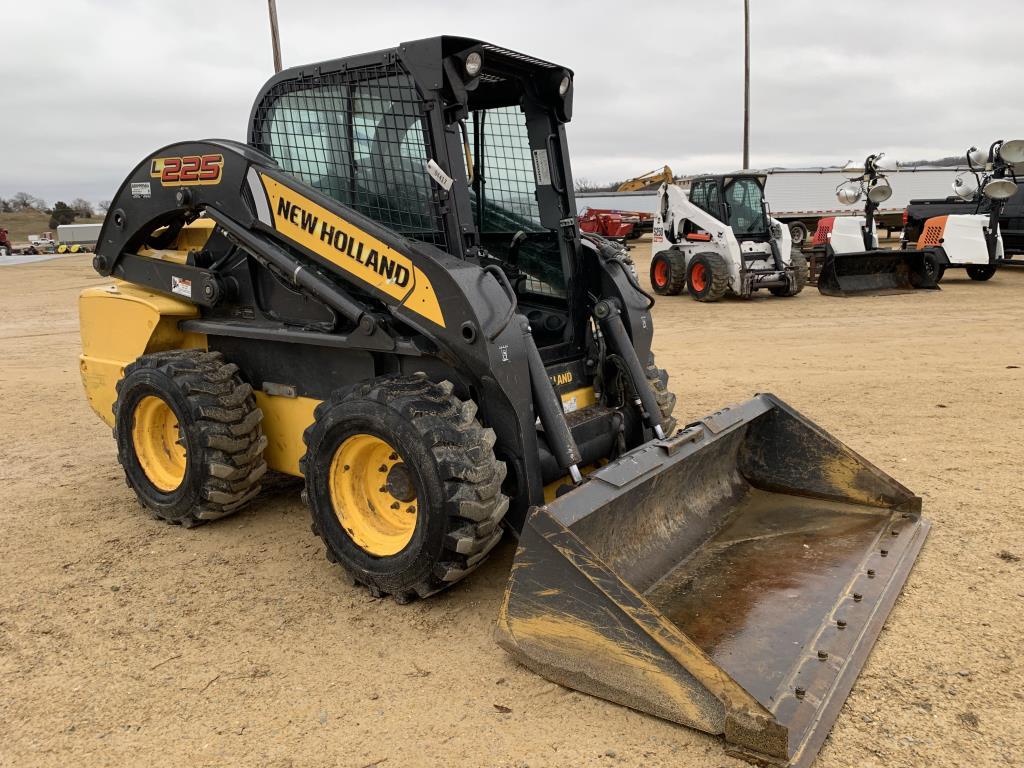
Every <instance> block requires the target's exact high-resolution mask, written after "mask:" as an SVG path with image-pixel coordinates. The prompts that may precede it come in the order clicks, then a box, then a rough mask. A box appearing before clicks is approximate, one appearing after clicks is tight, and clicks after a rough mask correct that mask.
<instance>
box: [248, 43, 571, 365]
mask: <svg viewBox="0 0 1024 768" xmlns="http://www.w3.org/2000/svg"><path fill="white" fill-rule="evenodd" d="M571 112H572V72H571V71H570V70H568V69H566V68H565V67H561V66H558V65H555V64H551V63H549V62H546V61H541V60H540V59H535V58H533V57H529V56H525V55H523V54H519V53H516V52H513V51H509V50H506V49H503V48H499V47H497V46H493V45H490V44H488V43H483V42H480V41H476V40H470V39H466V38H459V37H440V38H430V39H427V40H419V41H415V42H411V43H404V44H403V45H401V46H399V47H398V49H397V55H396V52H395V50H391V51H382V52H378V53H375V54H367V55H362V56H354V57H349V58H346V59H338V60H335V61H331V62H325V63H322V64H318V65H314V66H312V67H309V68H308V69H307V68H302V69H293V70H288V71H286V72H282V73H281V74H280V75H279V76H278V77H277V78H275V79H274V80H272V81H271V82H270V83H268V85H267V87H266V88H265V90H264V92H263V93H262V94H261V95H260V96H259V97H258V99H257V101H256V105H255V107H254V109H253V114H252V119H251V131H250V144H252V145H253V146H255V147H257V148H258V149H260V150H262V151H264V152H265V153H267V154H268V155H270V156H271V157H273V158H274V159H275V160H276V161H277V162H278V163H279V164H280V165H281V166H282V168H284V170H286V171H288V172H290V173H292V174H294V175H296V176H297V177H299V178H300V179H302V180H303V181H304V182H306V183H307V184H310V185H311V186H313V187H314V188H316V189H317V190H319V191H320V192H322V193H323V194H325V195H327V196H329V197H332V198H334V199H335V200H337V201H338V202H340V203H342V204H344V205H347V206H350V207H352V208H354V209H355V210H357V211H359V212H360V213H363V214H364V215H366V216H369V217H370V218H372V219H374V220H375V221H377V222H379V223H380V224H382V225H383V226H385V227H387V228H388V229H391V230H393V231H396V232H399V233H401V234H403V235H405V236H406V237H408V238H410V239H412V240H416V241H419V242H420V243H423V244H426V245H428V246H434V247H437V248H439V249H441V250H443V251H445V252H447V253H450V254H452V255H453V256H457V257H460V258H465V259H470V260H475V261H477V262H478V263H480V264H481V265H483V266H487V265H494V266H497V267H498V268H499V269H500V270H501V271H502V272H503V273H504V274H505V276H506V277H507V278H508V282H509V283H510V285H511V286H512V288H513V290H514V291H515V293H516V296H517V299H518V302H519V305H520V311H522V312H523V313H524V314H526V315H527V317H529V319H530V321H531V327H532V330H533V335H534V337H535V339H536V342H537V345H538V347H540V348H541V350H542V352H543V355H544V358H545V359H546V360H548V361H553V360H558V359H568V358H572V357H578V356H579V355H580V354H581V351H582V349H583V345H584V344H585V343H586V338H585V337H586V335H587V327H588V316H589V313H587V312H575V313H573V312H570V308H571V307H572V306H573V305H575V304H577V303H578V302H582V301H584V300H585V299H586V290H587V287H586V286H585V285H584V284H583V281H582V280H573V279H572V276H573V275H575V274H577V273H579V271H580V269H579V266H578V262H579V260H580V255H579V248H580V241H579V232H578V230H577V227H576V204H575V199H574V197H573V185H572V177H571V172H570V170H569V163H568V149H567V146H566V140H565V128H564V124H565V123H566V122H568V121H569V119H570V117H571ZM428 165H431V166H433V170H434V173H433V178H432V176H431V173H430V172H428ZM570 317H575V318H578V320H577V321H576V322H574V323H572V322H569V318H570Z"/></svg>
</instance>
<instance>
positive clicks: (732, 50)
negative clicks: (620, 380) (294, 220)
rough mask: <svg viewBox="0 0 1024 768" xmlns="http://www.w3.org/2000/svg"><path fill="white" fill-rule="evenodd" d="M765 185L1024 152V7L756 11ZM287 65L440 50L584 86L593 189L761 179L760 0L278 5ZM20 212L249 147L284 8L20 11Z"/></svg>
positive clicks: (8, 114) (899, 5) (12, 123)
mask: <svg viewBox="0 0 1024 768" xmlns="http://www.w3.org/2000/svg"><path fill="white" fill-rule="evenodd" d="M751 6H752V8H751V27H752V33H751V34H752V46H751V47H752V62H753V64H752V67H753V74H752V99H751V101H752V105H751V113H752V129H751V165H752V166H754V167H767V166H775V165H787V166H799V165H818V164H824V163H834V162H844V161H846V160H848V159H851V158H858V159H862V158H863V157H864V156H865V155H866V154H868V153H870V152H873V151H878V150H882V151H886V152H888V153H889V154H890V155H891V156H893V157H896V158H897V159H901V160H916V159H920V158H926V157H940V156H944V155H951V154H956V153H959V152H961V151H962V150H963V149H965V148H966V147H967V146H968V145H970V144H979V145H980V144H981V143H983V142H984V143H986V144H987V143H988V142H991V141H992V140H994V139H996V138H1007V139H1010V138H1022V137H1024V102H1022V100H1021V99H1020V98H1019V96H1020V93H1021V90H1020V84H1021V82H1022V81H1024V78H1022V66H1021V63H1020V56H1019V51H1018V50H1017V49H1018V48H1019V46H1018V45H1017V41H1018V40H1019V34H1018V27H1019V24H1020V21H1021V20H1022V17H1024V6H1022V4H1021V3H1020V1H1019V0H986V1H985V2H984V3H966V4H965V3H963V2H952V1H937V0H930V1H929V0H888V2H880V1H879V0H860V1H859V2H858V1H855V0H844V1H843V2H831V1H829V0H817V1H815V0H775V1H774V2H769V1H768V0H751ZM278 9H279V14H280V21H281V44H282V49H283V58H284V64H285V66H286V67H287V66H291V65H296V64H303V63H307V62H310V61H316V60H321V59H329V58H336V57H339V56H345V55H349V54H354V53H360V52H364V51H372V50H376V49H379V48H384V47H390V46H393V45H395V44H397V43H399V42H401V41H403V40H411V39H415V38H419V37H429V36H432V35H439V34H458V35H465V36H468V37H479V38H482V39H484V40H488V41H490V42H494V43H497V44H499V45H502V46H505V47H508V48H513V49H516V50H520V51H523V52H526V53H530V54H533V55H535V56H538V57H541V58H545V59H549V60H551V61H555V62H557V63H559V64H563V65H566V66H568V67H570V68H572V69H573V70H574V71H575V72H576V90H575V107H574V109H575V114H574V118H573V122H572V123H571V124H570V126H569V139H570V147H571V149H572V162H573V171H574V173H575V175H576V176H577V177H586V178H588V179H590V180H592V181H611V180H618V179H622V178H625V177H628V176H633V175H637V174H639V173H642V172H644V171H647V170H650V169H652V168H655V167H660V166H661V165H664V164H666V163H667V164H669V165H671V166H672V168H673V169H674V170H675V171H676V173H681V172H699V171H716V170H717V171H722V170H731V169H734V168H737V167H738V166H739V165H740V164H741V162H740V161H741V142H742V122H741V121H742V104H743V92H742V88H743V3H742V0H717V1H712V0H675V2H672V1H671V0H667V1H665V2H654V1H648V0H633V1H632V2H629V1H627V2H615V3H610V2H609V3H605V2H600V0H591V2H552V0H547V2H534V0H515V2H508V1H507V0H503V1H502V2H494V1H493V0H492V1H490V2H489V1H488V0H476V1H475V2H472V1H469V2H467V0H460V1H459V2H448V1H447V0H419V1H417V2H407V1H406V0H387V2H369V3H368V2H358V3H356V2H351V1H346V0H278ZM2 23H3V29H4V36H3V43H2V44H0V77H2V80H0V82H2V83H3V88H2V92H0V95H2V104H0V196H9V195H10V194H13V193H14V192H17V191H26V192H30V193H32V194H35V195H38V196H40V197H43V198H44V199H46V200H48V201H50V202H53V201H54V200H56V199H58V198H64V199H70V198H73V197H79V196H81V197H85V198H87V199H91V200H94V201H95V200H100V199H106V198H110V197H112V196H113V193H114V192H115V190H116V188H117V186H118V184H120V182H121V181H122V180H123V178H124V176H125V175H126V174H127V173H128V172H129V171H130V170H131V168H132V167H133V166H134V165H135V164H136V163H137V162H138V161H139V160H141V159H142V158H143V157H144V156H146V155H147V154H149V153H150V152H151V151H153V150H155V149H157V148H159V147H160V146H162V145H164V144H167V143H169V142H171V141H177V140H184V139H198V138H209V137H223V138H235V139H243V140H244V138H245V132H246V120H247V119H248V116H249V109H250V107H251V104H252V100H253V98H254V97H255V94H256V92H257V90H258V89H259V87H260V86H261V85H262V84H263V82H264V81H265V80H266V79H267V78H268V77H269V76H270V75H271V74H272V70H273V65H272V61H271V53H270V42H269V31H268V21H267V9H266V0H175V1H174V2H170V1H169V0H168V1H158V0H150V1H149V2H143V1H141V0H118V1H116V2H109V1H107V2H105V1H104V0H52V1H50V2H43V1H42V0H29V1H28V2H7V3H5V4H4V11H3V18H2Z"/></svg>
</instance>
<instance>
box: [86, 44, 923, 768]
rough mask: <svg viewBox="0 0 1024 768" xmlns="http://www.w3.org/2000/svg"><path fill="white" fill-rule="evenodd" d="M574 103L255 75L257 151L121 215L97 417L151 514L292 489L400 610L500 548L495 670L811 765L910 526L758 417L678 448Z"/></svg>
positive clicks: (171, 165) (919, 521)
mask: <svg viewBox="0 0 1024 768" xmlns="http://www.w3.org/2000/svg"><path fill="white" fill-rule="evenodd" d="M572 99H573V73H572V72H571V71H570V70H568V69H566V68H565V67H561V66H558V65H555V64H551V63H548V62H545V61H541V60H539V59H536V58H534V57H531V56H528V55H525V54H521V53H516V52H513V51H509V50H507V49H504V48H500V47H497V46H493V45H490V44H488V43H484V42H480V41H477V40H470V39H466V38H459V37H438V38H431V39H427V40H420V41H415V42H410V43H404V44H402V45H400V46H398V47H396V48H393V49H388V50H384V51H379V52H376V53H371V54H365V55H359V56H351V57H348V58H344V59H338V60H334V61H330V62H324V63H321V64H315V65H310V66H304V67H297V68H294V69H290V70H287V71H284V72H282V73H280V74H279V75H277V76H275V77H274V78H273V79H271V80H270V82H269V83H267V85H266V86H265V87H264V89H263V90H262V91H261V93H260V94H259V95H258V97H257V99H256V103H255V106H254V108H253V111H252V115H251V121H250V129H249V140H248V143H247V144H240V143H236V142H231V141H223V140H201V141H185V142H180V143H176V144H172V145H170V146H167V147H164V148H163V149H160V150H158V151H157V152H154V153H153V154H152V155H150V156H149V157H147V158H146V159H145V160H143V161H142V162H141V163H140V164H139V165H138V166H137V167H136V168H135V169H134V170H133V171H132V172H131V173H130V174H129V176H128V177H127V178H126V180H125V181H124V183H123V184H122V185H121V188H120V189H119V190H118V192H117V195H116V197H115V199H114V201H113V204H112V205H111V208H110V214H109V215H108V216H107V219H106V222H105V224H104V226H103V230H102V232H101V234H100V239H99V243H98V245H97V253H96V256H95V258H94V262H93V263H94V266H95V268H96V270H97V271H98V272H99V273H100V274H101V275H104V276H109V277H112V278H117V279H116V280H115V281H114V283H113V284H112V285H110V286H105V287H97V288H89V289H86V290H85V291H84V292H83V294H82V296H81V298H80V317H81V331H82V343H83V354H82V358H81V374H82V382H83V385H84V387H85V390H86V394H87V396H88V398H89V401H90V404H91V405H92V407H93V408H94V409H95V411H96V412H97V414H99V415H100V417H101V418H103V419H104V420H105V421H106V422H107V423H108V424H110V425H111V426H112V427H113V431H114V437H115V440H116V443H117V448H118V461H119V462H120V463H121V464H122V466H123V468H124V471H125V475H126V478H127V480H128V483H129V485H130V486H131V487H132V488H133V490H135V492H136V494H137V496H138V498H139V499H140V501H141V502H142V504H143V505H144V506H145V507H147V508H148V509H149V510H150V511H151V512H152V513H153V514H155V515H156V516H157V517H160V518H163V519H165V520H168V521H170V522H174V523H180V524H182V525H185V526H192V525H195V524H197V523H200V522H204V521H207V520H213V519H216V518H219V517H222V516H224V515H227V514H230V513H232V512H234V511H236V510H237V509H239V508H241V507H242V506H243V505H245V504H246V503H248V502H250V501H251V500H252V499H253V498H254V497H255V496H256V495H257V494H258V492H259V490H260V480H261V477H262V476H263V474H264V473H265V472H266V470H267V469H268V468H269V469H273V470H276V471H279V472H283V473H286V474H291V475H294V476H297V477H302V478H303V482H304V484H305V492H304V496H303V497H304V499H305V501H306V503H307V505H308V506H309V509H310V514H311V516H312V520H313V525H312V528H313V532H314V534H316V535H317V536H319V537H320V538H321V539H322V540H323V542H324V545H325V549H326V552H327V557H328V559H330V560H331V561H333V562H337V563H339V564H340V565H341V566H342V567H343V568H344V569H345V571H346V572H347V573H348V574H349V575H350V576H351V577H352V578H353V579H354V580H355V581H356V582H357V583H359V584H362V585H365V586H366V587H367V588H369V590H370V591H371V593H372V594H374V595H376V596H382V595H387V594H389V595H393V596H394V597H395V599H396V600H397V601H398V602H405V601H407V600H409V599H412V598H414V597H416V596H419V597H426V596H429V595H431V594H433V593H435V592H438V591H440V590H441V589H443V588H445V587H446V586H448V585H451V584H453V583H455V582H457V581H459V580H460V579H461V578H463V577H465V576H466V575H467V574H469V573H470V572H472V571H473V570H474V569H475V568H476V567H478V565H479V564H480V563H481V562H482V561H483V559H484V558H485V557H486V556H487V554H488V553H489V552H490V551H491V550H492V549H493V547H494V546H495V545H496V544H497V542H498V540H499V539H500V538H501V536H502V531H503V529H509V530H511V531H512V532H513V533H514V534H516V535H517V536H519V537H520V538H519V548H518V550H517V553H516V556H515V562H514V565H513V574H512V577H511V578H510V580H509V584H508V587H507V588H506V592H505V596H504V601H503V605H502V609H501V613H500V616H499V622H498V638H499V642H500V643H501V645H502V646H503V647H505V648H506V649H508V650H509V651H510V652H511V653H512V654H513V655H514V656H515V657H516V658H517V659H519V660H521V661H522V662H523V663H524V664H526V665H528V666H530V667H531V668H533V669H535V670H537V671H538V672H540V673H541V674H543V675H546V676H548V677H549V678H551V679H553V680H557V681H559V682H562V683H563V684H566V685H569V686H573V687H576V688H579V689H580V690H583V691H587V692H590V693H592V694H594V695H597V696H603V697H605V698H607V699H611V700H613V701H617V702H621V703H624V704H627V705H629V706H632V707H634V708H636V709H639V710H643V711H645V712H650V713H653V714H656V715H658V716H660V717H665V718H668V719H671V720H673V721H676V722H680V723H684V724H687V725H691V726H693V727H696V728H700V729H703V730H705V731H708V732H710V733H715V734H722V735H724V737H725V739H726V741H727V743H728V744H729V746H730V748H731V749H733V750H735V751H737V752H740V753H742V754H745V755H746V756H748V757H752V758H753V759H757V760H760V761H762V762H770V763H773V764H779V765H783V764H792V765H806V764H808V763H809V762H810V761H811V760H813V758H814V755H815V753H816V752H817V750H818V748H819V747H820V745H821V743H822V741H823V740H824V738H825V736H826V735H827V733H828V731H829V729H830V728H831V724H832V722H833V721H834V719H835V717H836V715H837V713H838V711H839V708H840V707H841V705H842V702H843V700H844V698H845V696H846V694H847V693H848V692H849V690H850V688H851V686H852V685H853V681H854V679H855V678H856V675H857V673H858V671H859V670H860V668H861V667H862V666H863V664H864V661H865V659H866V657H867V654H868V652H869V651H870V649H871V647H872V645H873V643H874V641H875V638H876V637H877V635H878V633H879V631H880V629H881V625H882V622H883V621H884V619H885V617H886V616H887V615H888V613H889V611H890V609H891V607H892V605H893V602H894V601H895V599H896V597H897V595H898V594H899V591H900V589H901V586H902V584H903V582H904V581H905V579H906V578H907V575H908V572H909V570H910V567H911V565H912V564H913V562H914V559H915V557H916V555H917V552H918V550H919V549H920V547H921V545H922V542H923V540H924V537H925V535H926V532H927V530H928V523H927V521H925V520H924V519H923V518H922V517H921V515H920V499H919V498H918V497H916V496H914V495H913V494H912V493H911V492H910V491H908V490H907V489H906V488H904V487H903V486H901V485H899V484H898V483H896V482H895V481H894V480H892V479H891V478H889V477H887V476H886V475H885V474H884V473H882V472H881V471H880V470H878V469H876V468H875V467H873V466H872V465H870V464H869V463H868V462H867V461H865V460H864V459H863V458H861V457H860V456H858V455H857V454H855V453H854V452H852V451H851V450H850V449H848V448H847V447H846V446H844V445H843V444H842V443H840V442H838V441H837V440H835V439H834V438H832V437H831V436H830V435H828V434H827V433H825V432H824V431H823V430H821V429H820V428H819V427H817V426H816V425H814V424H813V423H811V422H810V421H808V420H807V419H805V418H803V417H802V416H800V415H799V414H797V413H796V412H794V411H793V410H792V409H790V408H788V407H787V406H786V405H785V404H784V403H782V402H781V401H779V400H778V399H776V398H774V397H772V396H770V395H758V396H756V397H755V398H754V399H752V400H750V401H748V402H747V403H744V404H741V405H739V406H735V407H732V408H726V409H723V410H721V411H719V412H717V413H715V414H712V415H711V416H708V417H706V418H704V419H701V420H699V421H694V422H692V423H691V424H690V425H689V426H687V427H686V428H684V429H677V428H676V423H675V418H674V417H673V415H672V412H673V407H674V405H675V397H674V395H672V394H671V392H669V391H668V389H667V386H666V385H667V377H666V375H665V372H664V371H662V370H660V369H658V368H656V367H655V364H654V358H653V355H652V353H651V341H652V334H653V323H652V318H651V314H650V309H651V306H652V301H651V299H650V297H648V296H647V295H646V294H645V293H644V292H643V291H642V290H641V289H640V287H639V286H638V284H637V283H636V280H635V278H634V276H633V275H632V273H631V272H630V270H629V269H627V268H626V266H625V264H624V261H623V251H622V250H621V249H620V248H619V247H617V246H614V245H611V244H608V243H606V242H603V241H601V240H599V239H597V240H593V241H592V240H590V239H589V238H581V236H580V233H579V231H578V229H577V225H576V217H575V201H574V199H573V180H572V173H571V170H570V166H569V154H568V148H567V144H566V136H565V124H566V123H567V122H568V121H569V119H570V117H571V113H572ZM755 587H756V594H754V592H753V591H752V590H754V588H755ZM826 648H827V649H828V654H830V655H828V659H829V660H828V662H827V663H825V662H823V661H822V656H821V653H822V652H823V651H824V649H826Z"/></svg>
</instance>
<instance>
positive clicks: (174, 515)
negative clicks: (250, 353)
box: [114, 350, 267, 528]
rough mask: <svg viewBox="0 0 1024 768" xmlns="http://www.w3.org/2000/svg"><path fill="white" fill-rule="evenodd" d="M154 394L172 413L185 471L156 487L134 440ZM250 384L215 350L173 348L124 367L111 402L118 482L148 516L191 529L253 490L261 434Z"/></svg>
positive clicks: (260, 463) (261, 467)
mask: <svg viewBox="0 0 1024 768" xmlns="http://www.w3.org/2000/svg"><path fill="white" fill-rule="evenodd" d="M147 397H156V398H158V399H159V400H162V401H163V402H164V403H166V405H167V406H169V407H170V409H171V410H172V411H173V413H174V416H175V417H176V419H177V423H178V444H179V445H181V446H183V447H184V449H185V451H184V454H185V456H184V462H185V468H184V476H183V477H182V479H181V481H180V483H179V484H178V485H177V487H175V488H160V487H158V485H157V484H156V483H155V482H154V480H152V479H151V478H150V476H149V475H148V474H147V471H146V469H145V468H144V467H143V464H142V461H141V460H140V457H139V455H138V452H137V443H136V440H135V438H134V437H133V430H134V427H135V419H136V415H137V413H138V412H139V405H140V403H141V402H142V401H143V400H144V399H145V398H147ZM262 419H263V412H262V411H260V409H259V408H257V407H256V402H255V400H254V398H253V395H252V387H251V386H250V385H249V384H247V383H245V382H243V381H242V380H241V378H240V377H239V375H238V366H236V365H234V364H232V363H225V362H224V358H223V356H222V355H221V354H220V353H219V352H207V351H206V350H175V351H170V352H156V353H153V354H149V355H143V356H142V357H140V358H138V359H137V360H136V361H135V362H134V363H132V364H131V365H129V366H128V367H127V368H126V369H125V375H124V378H122V379H121V381H119V382H118V384H117V399H116V400H115V402H114V439H115V440H116V442H117V459H118V461H119V462H120V464H121V466H122V467H123V468H124V473H125V480H126V482H127V483H128V485H129V487H131V488H132V490H134V491H135V493H136V495H137V496H138V497H139V501H140V502H141V503H142V504H143V506H145V507H146V508H147V509H149V510H150V512H152V513H153V515H154V516H156V517H157V518H160V519H162V520H166V521H167V522H170V523H177V524H180V525H183V526H185V527H187V528H191V527H192V526H194V525H198V524H199V523H203V522H207V521H209V520H216V519H217V518H220V517H224V516H225V515H229V514H231V513H232V512H237V511H238V510H239V509H241V508H242V507H243V506H245V505H246V504H247V503H248V502H249V501H251V500H252V499H253V498H254V497H255V496H256V495H257V494H258V493H259V492H260V479H261V478H262V477H263V475H264V474H265V473H266V471H267V464H266V462H265V461H264V460H263V449H264V448H266V445H267V438H266V436H264V435H263V432H262V429H261V427H260V422H261V421H262Z"/></svg>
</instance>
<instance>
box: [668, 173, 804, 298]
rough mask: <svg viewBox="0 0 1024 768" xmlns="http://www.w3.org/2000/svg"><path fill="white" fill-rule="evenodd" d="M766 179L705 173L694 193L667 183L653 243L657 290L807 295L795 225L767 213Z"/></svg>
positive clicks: (693, 185) (701, 295) (693, 186)
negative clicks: (792, 234) (793, 230)
mask: <svg viewBox="0 0 1024 768" xmlns="http://www.w3.org/2000/svg"><path fill="white" fill-rule="evenodd" d="M765 178H766V177H765V176H764V175H763V174H755V173H736V174H730V175H727V176H700V177H697V178H695V179H693V181H691V182H690V190H689V194H687V192H686V191H684V190H683V188H682V187H680V186H678V185H676V184H662V185H661V188H660V189H659V190H658V205H657V206H656V208H655V214H654V238H653V242H652V244H651V255H652V256H653V258H652V259H651V286H653V288H654V291H655V293H659V294H661V295H664V296H673V295H675V294H678V293H682V291H683V288H684V287H688V289H689V291H690V295H691V296H692V297H693V298H695V299H696V300H697V301H718V300H719V299H720V298H722V297H723V296H725V295H726V294H727V293H732V294H734V295H736V296H744V297H746V296H750V295H752V294H753V293H754V292H755V291H758V290H760V289H762V288H765V289H767V290H769V291H770V292H771V293H773V294H774V295H776V296H796V295H797V294H798V293H800V291H802V290H803V287H804V285H805V284H806V283H807V263H806V261H805V260H804V257H803V256H802V255H801V254H798V253H796V254H795V253H791V251H792V246H793V243H792V240H791V239H790V235H789V228H788V227H785V226H783V225H782V224H781V223H780V222H778V221H776V220H775V219H773V218H772V217H771V216H770V215H769V213H768V206H767V204H766V203H765V199H764V182H765Z"/></svg>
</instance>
